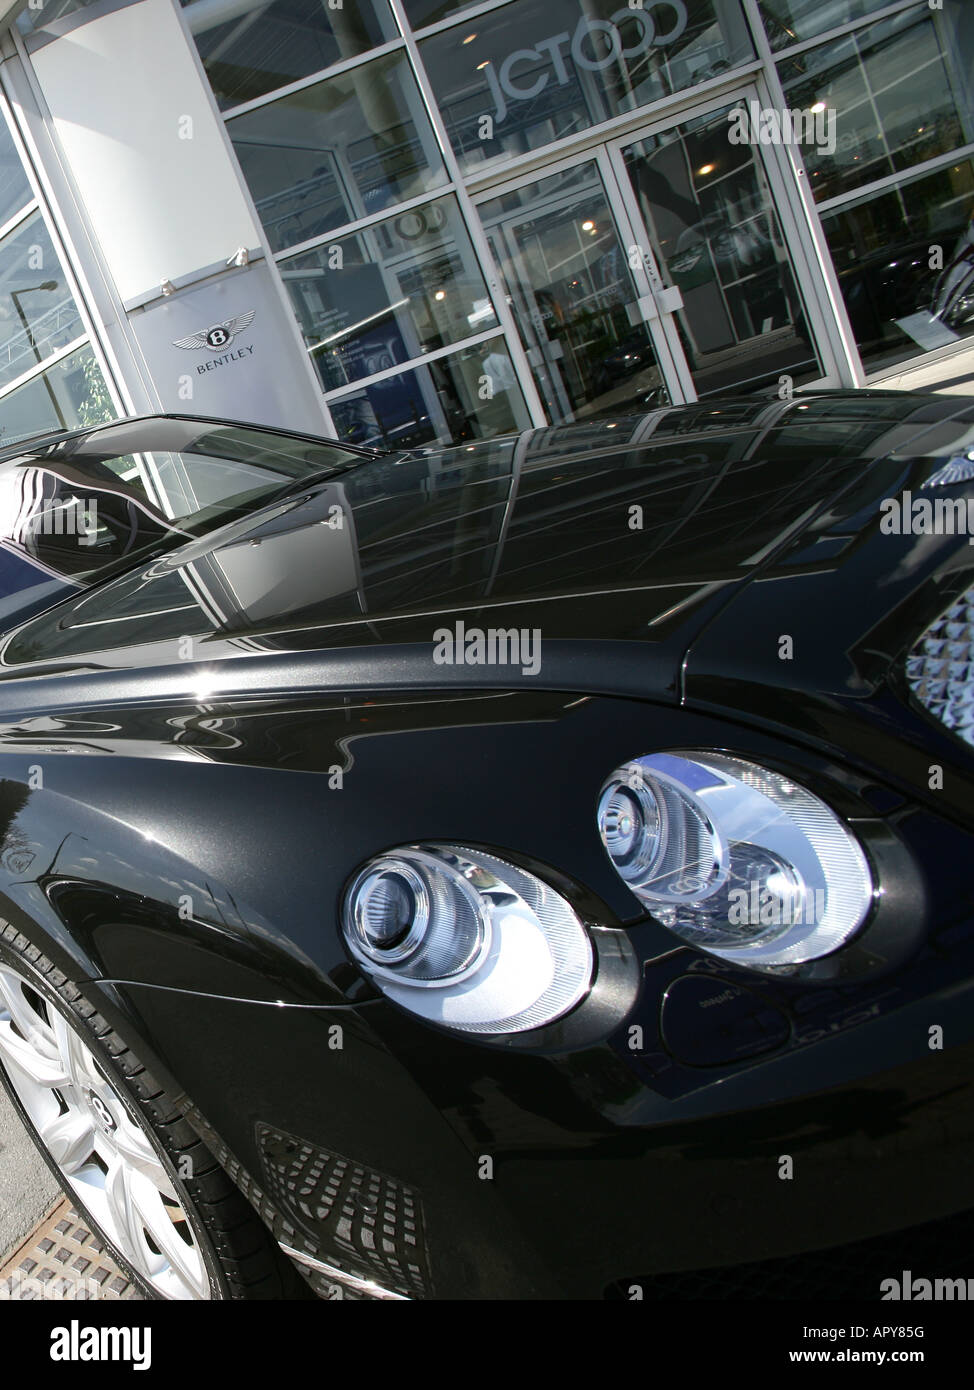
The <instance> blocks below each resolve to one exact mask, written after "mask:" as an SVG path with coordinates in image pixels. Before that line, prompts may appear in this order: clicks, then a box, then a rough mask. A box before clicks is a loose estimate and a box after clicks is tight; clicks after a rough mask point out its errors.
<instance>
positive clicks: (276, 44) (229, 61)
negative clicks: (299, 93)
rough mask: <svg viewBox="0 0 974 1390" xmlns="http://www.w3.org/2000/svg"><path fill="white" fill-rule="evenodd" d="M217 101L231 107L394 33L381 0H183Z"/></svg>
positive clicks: (185, 15) (372, 45)
mask: <svg viewBox="0 0 974 1390" xmlns="http://www.w3.org/2000/svg"><path fill="white" fill-rule="evenodd" d="M182 3H183V6H184V18H185V20H186V24H187V26H188V27H189V30H190V32H191V34H192V35H193V38H194V39H195V40H196V47H197V48H198V49H199V53H200V57H201V58H202V60H203V66H204V67H205V68H206V74H207V76H208V77H209V79H210V84H211V86H212V87H213V91H214V93H215V95H216V99H217V101H218V102H219V104H220V106H222V107H227V106H236V105H238V104H239V103H241V102H244V101H252V100H253V99H254V98H255V97H260V96H263V95H264V94H265V93H266V92H273V91H274V90H275V89H276V88H277V87H284V86H286V85H287V84H288V83H289V82H295V81H296V80H297V79H298V78H301V77H308V76H310V74H311V73H313V72H320V71H321V70H322V69H323V68H328V67H331V65H332V64H333V63H340V62H342V61H343V60H344V59H346V58H355V57H357V56H358V54H360V53H365V52H367V51H368V49H370V48H375V47H376V45H378V44H380V43H385V42H386V40H387V39H394V38H398V37H399V31H398V29H397V28H396V25H395V21H394V20H393V18H392V13H391V11H390V9H389V5H388V3H387V0H355V3H354V4H347V5H341V6H338V7H336V6H335V5H333V4H332V5H330V4H329V3H328V0H272V3H271V4H267V0H242V2H241V3H237V4H234V5H233V6H232V8H231V9H230V11H229V17H226V16H227V14H228V11H227V8H226V6H218V7H216V8H214V6H213V5H212V4H209V3H208V0H182Z"/></svg>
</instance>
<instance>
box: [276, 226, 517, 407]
mask: <svg viewBox="0 0 974 1390" xmlns="http://www.w3.org/2000/svg"><path fill="white" fill-rule="evenodd" d="M281 271H282V274H283V276H284V283H285V284H286V285H287V288H288V291H289V293H290V296H291V302H292V304H293V305H294V309H295V312H296V313H297V316H298V321H299V322H300V324H301V328H302V331H303V333H304V338H305V342H306V343H307V344H308V348H309V351H310V352H311V356H312V361H313V362H314V364H315V366H316V367H317V369H318V374H319V376H320V377H321V381H322V384H323V385H324V388H325V390H326V391H332V390H335V389H336V388H338V387H341V386H345V385H347V383H348V382H350V381H355V380H356V379H358V378H359V377H365V376H372V375H374V374H375V373H376V372H381V371H385V370H386V368H387V367H394V366H396V365H397V363H400V362H406V361H408V360H409V359H410V358H412V357H419V356H420V355H421V354H422V353H424V352H432V351H434V350H435V349H436V348H441V347H445V346H446V345H447V344H448V343H453V342H457V341H459V340H460V339H463V338H470V337H472V336H473V335H474V334H476V333H482V332H484V330H485V329H488V328H495V327H496V326H497V315H496V314H495V313H494V309H493V306H492V305H491V302H490V297H489V295H488V293H487V287H486V285H485V284H484V280H483V276H482V275H481V273H480V267H479V265H478V264H477V259H476V256H475V255H474V251H473V247H472V246H471V244H470V238H469V236H468V235H467V231H466V228H465V227H464V225H463V220H462V218H461V216H460V210H459V208H458V207H457V204H456V200H455V199H453V198H438V199H437V200H436V201H435V202H433V203H424V204H422V206H420V207H418V208H411V209H410V210H409V211H408V212H404V213H401V214H400V215H399V216H398V217H393V218H390V219H389V220H388V221H387V222H380V223H378V224H377V225H376V226H374V227H369V228H367V229H366V230H365V231H362V232H357V233H355V234H354V235H352V236H347V237H342V238H340V239H339V240H338V241H336V242H334V243H333V244H330V245H325V246H319V247H318V248H317V249H316V250H314V251H310V252H308V253H307V254H306V255H302V256H296V257H294V258H293V259H292V260H288V261H284V262H283V263H282V265H281Z"/></svg>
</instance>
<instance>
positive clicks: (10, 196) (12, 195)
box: [0, 116, 34, 227]
mask: <svg viewBox="0 0 974 1390" xmlns="http://www.w3.org/2000/svg"><path fill="white" fill-rule="evenodd" d="M33 196H34V195H33V193H32V192H31V187H30V184H29V183H28V182H27V175H26V174H25V173H24V166H23V164H22V163H21V162H20V155H19V154H18V153H17V147H16V145H15V144H14V142H13V139H12V137H11V134H10V131H9V130H8V129H7V124H6V122H5V121H4V119H3V117H2V116H0V227H2V226H3V225H4V224H5V223H7V222H9V221H10V219H11V217H13V215H14V213H16V212H19V210H20V209H21V208H22V207H26V206H27V204H28V203H29V202H30V200H31V198H32V197H33Z"/></svg>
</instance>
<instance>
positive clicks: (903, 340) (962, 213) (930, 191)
mask: <svg viewBox="0 0 974 1390" xmlns="http://www.w3.org/2000/svg"><path fill="white" fill-rule="evenodd" d="M972 217H974V165H972V162H971V161H970V160H964V161H963V162H960V163H957V164H954V165H951V166H949V167H948V168H946V169H941V170H938V171H937V173H935V174H927V175H925V176H924V177H922V178H919V179H914V180H912V181H911V182H904V183H903V184H901V185H900V186H899V187H898V188H895V189H886V190H885V191H884V192H882V193H879V194H875V195H873V196H872V197H871V198H863V199H861V200H859V201H857V202H854V203H851V204H849V205H847V206H845V207H843V208H841V209H840V210H838V211H835V212H829V213H825V214H824V215H823V217H822V224H823V226H824V228H825V234H826V236H827V237H828V242H829V246H830V248H831V251H832V259H833V261H834V262H835V267H836V271H837V273H838V276H839V285H840V286H841V289H842V295H843V298H844V299H845V304H846V308H847V310H848V311H849V318H850V319H851V321H852V328H853V331H854V333H855V335H856V341H857V343H858V344H859V351H860V352H861V353H862V357H863V361H864V362H865V363H866V365H867V367H868V368H871V369H872V370H877V369H878V368H880V367H883V366H887V365H890V364H892V363H895V362H900V361H902V360H903V359H904V358H907V357H915V356H916V354H917V353H918V352H919V351H923V350H927V349H930V348H936V347H944V346H947V345H948V344H950V343H954V342H957V341H958V339H960V338H964V337H967V336H969V335H970V334H971V333H972V332H974V222H972ZM937 248H939V255H938V254H937ZM941 263H942V268H941Z"/></svg>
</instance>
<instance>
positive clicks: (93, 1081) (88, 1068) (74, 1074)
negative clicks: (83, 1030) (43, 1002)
mask: <svg viewBox="0 0 974 1390" xmlns="http://www.w3.org/2000/svg"><path fill="white" fill-rule="evenodd" d="M51 1033H52V1035H53V1038H54V1043H55V1046H56V1047H57V1050H58V1056H59V1057H60V1059H61V1065H62V1067H63V1068H64V1077H65V1080H64V1081H63V1082H58V1083H56V1084H57V1085H70V1086H76V1087H77V1088H78V1090H79V1091H80V1090H82V1089H83V1088H84V1087H85V1086H89V1087H92V1088H94V1087H97V1086H98V1085H100V1084H102V1079H101V1077H100V1076H99V1075H98V1072H97V1070H96V1068H95V1065H94V1059H93V1058H92V1056H91V1053H90V1052H89V1051H88V1049H87V1048H86V1047H85V1045H84V1043H83V1042H82V1041H81V1039H80V1038H79V1037H78V1034H77V1033H76V1032H75V1031H74V1029H73V1028H72V1027H71V1025H70V1023H68V1020H67V1019H66V1018H65V1017H64V1016H63V1015H62V1014H60V1013H59V1012H58V1011H57V1009H52V1010H51Z"/></svg>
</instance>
